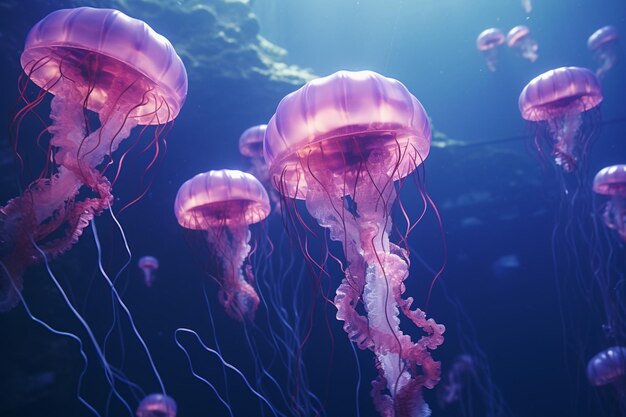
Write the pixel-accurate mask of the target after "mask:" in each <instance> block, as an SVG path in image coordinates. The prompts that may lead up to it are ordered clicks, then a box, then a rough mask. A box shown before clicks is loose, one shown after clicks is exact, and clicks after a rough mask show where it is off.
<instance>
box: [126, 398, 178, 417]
mask: <svg viewBox="0 0 626 417" xmlns="http://www.w3.org/2000/svg"><path fill="white" fill-rule="evenodd" d="M177 411H178V410H177V407H176V401H174V399H173V398H172V397H170V396H168V395H165V394H150V395H148V396H146V398H144V399H143V400H141V402H140V403H139V405H138V406H137V411H135V415H136V416H137V417H176V412H177Z"/></svg>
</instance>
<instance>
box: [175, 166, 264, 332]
mask: <svg viewBox="0 0 626 417" xmlns="http://www.w3.org/2000/svg"><path fill="white" fill-rule="evenodd" d="M174 213H175V214H176V218H177V219H178V223H179V224H180V225H181V226H182V227H184V228H186V229H192V230H203V231H205V232H206V238H207V241H208V243H209V244H210V245H211V247H212V250H213V254H214V256H215V258H216V259H218V260H219V262H220V263H221V273H220V276H219V279H218V281H219V282H220V284H221V289H220V291H219V301H220V303H221V304H222V306H224V309H225V310H226V313H227V314H228V315H229V316H230V317H232V318H233V319H236V320H239V321H243V320H244V319H248V320H252V319H254V315H255V313H256V310H257V307H258V305H259V296H258V295H257V293H256V291H255V289H254V274H253V272H252V268H251V266H250V265H249V264H246V265H244V264H245V262H246V258H247V257H248V255H249V253H250V245H249V242H250V230H249V225H251V224H254V223H258V222H260V221H262V220H264V219H265V218H266V217H267V216H268V214H269V213H270V204H269V197H268V196H267V192H266V191H265V188H263V185H262V184H261V183H260V182H259V180H257V179H256V178H255V177H254V176H253V175H251V174H248V173H246V172H241V171H237V170H229V169H222V170H219V171H209V172H206V173H202V174H198V175H196V176H195V177H193V178H191V179H190V180H188V181H187V182H185V183H184V184H183V185H182V186H181V187H180V189H179V190H178V194H177V195H176V201H175V203H174Z"/></svg>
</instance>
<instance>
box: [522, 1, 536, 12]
mask: <svg viewBox="0 0 626 417" xmlns="http://www.w3.org/2000/svg"><path fill="white" fill-rule="evenodd" d="M522 8H523V9H524V11H525V12H526V13H530V12H532V11H533V4H532V3H531V1H530V0H522Z"/></svg>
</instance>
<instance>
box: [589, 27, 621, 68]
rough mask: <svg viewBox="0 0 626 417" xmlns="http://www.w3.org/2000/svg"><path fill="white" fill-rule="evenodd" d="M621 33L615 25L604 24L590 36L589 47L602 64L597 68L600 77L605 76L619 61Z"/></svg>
mask: <svg viewBox="0 0 626 417" xmlns="http://www.w3.org/2000/svg"><path fill="white" fill-rule="evenodd" d="M618 40H619V33H618V31H617V29H616V28H615V27H614V26H604V27H602V28H600V29H598V30H596V31H595V32H593V33H592V34H591V36H589V39H588V40H587V48H589V50H590V51H591V53H592V54H593V58H594V59H595V60H596V61H598V63H599V64H600V66H599V67H598V69H596V75H597V76H598V78H603V77H604V76H605V75H606V73H607V72H608V71H609V70H610V69H611V68H613V67H614V66H615V63H616V62H617V43H618Z"/></svg>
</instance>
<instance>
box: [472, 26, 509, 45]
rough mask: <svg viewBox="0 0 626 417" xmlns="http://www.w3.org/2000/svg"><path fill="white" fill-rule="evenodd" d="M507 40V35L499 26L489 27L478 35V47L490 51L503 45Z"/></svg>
mask: <svg viewBox="0 0 626 417" xmlns="http://www.w3.org/2000/svg"><path fill="white" fill-rule="evenodd" d="M505 40H506V35H505V34H504V33H503V32H502V31H501V30H500V29H498V28H488V29H485V30H483V31H482V32H480V33H479V34H478V36H477V37H476V48H477V49H478V50H479V51H489V50H490V49H494V48H497V47H498V46H500V45H502V44H503V43H504V42H505Z"/></svg>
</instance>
